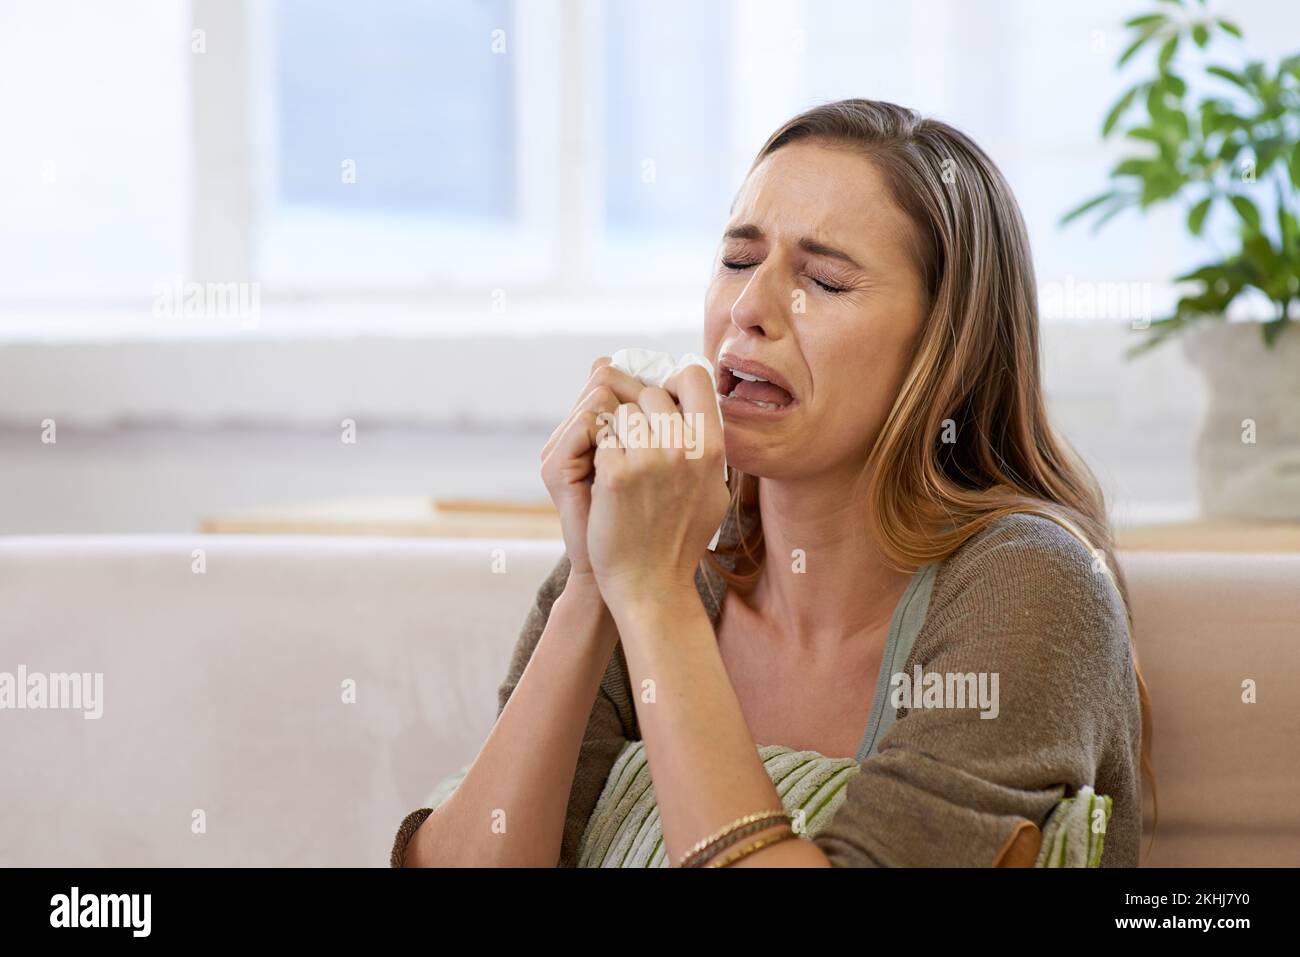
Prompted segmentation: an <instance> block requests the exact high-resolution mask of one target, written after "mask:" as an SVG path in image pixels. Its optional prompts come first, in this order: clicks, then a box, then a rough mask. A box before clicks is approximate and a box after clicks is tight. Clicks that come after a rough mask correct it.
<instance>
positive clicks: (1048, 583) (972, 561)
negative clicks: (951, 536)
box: [926, 512, 1129, 658]
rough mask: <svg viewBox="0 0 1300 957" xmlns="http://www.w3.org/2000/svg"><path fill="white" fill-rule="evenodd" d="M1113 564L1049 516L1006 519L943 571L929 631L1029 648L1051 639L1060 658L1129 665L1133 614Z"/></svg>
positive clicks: (993, 525) (938, 578) (944, 565)
mask: <svg viewBox="0 0 1300 957" xmlns="http://www.w3.org/2000/svg"><path fill="white" fill-rule="evenodd" d="M1080 534H1081V533H1080ZM1110 560H1111V558H1110V556H1109V555H1106V554H1105V553H1103V552H1102V551H1100V550H1099V549H1097V548H1095V547H1094V546H1092V545H1091V544H1090V543H1088V542H1086V541H1084V540H1083V539H1082V538H1081V537H1080V536H1079V534H1076V532H1075V531H1071V530H1070V529H1067V528H1066V527H1065V526H1064V525H1062V524H1060V523H1058V522H1057V521H1055V520H1054V519H1051V518H1048V517H1047V516H1044V515H1039V514H1032V513H1024V512H1019V513H1014V514H1011V515H1004V516H1000V517H999V518H997V519H995V520H993V521H992V522H990V523H989V524H988V525H987V526H986V527H984V528H983V529H981V530H980V531H979V532H977V533H976V534H975V535H974V536H972V537H971V538H970V539H968V540H967V541H966V542H965V543H964V544H963V545H961V546H960V547H959V548H958V549H957V550H956V551H955V552H953V553H952V554H951V555H950V556H948V558H947V559H945V560H944V561H943V562H942V563H941V564H940V566H939V568H938V571H937V573H936V576H935V584H934V590H933V594H932V597H931V602H930V615H929V616H927V621H926V625H927V626H930V625H932V624H933V625H934V626H935V627H933V628H929V627H928V628H927V630H929V631H931V632H933V633H935V635H936V637H937V635H938V634H939V633H944V634H946V635H947V638H948V640H953V639H955V638H957V637H960V636H969V639H970V640H978V639H979V637H980V636H983V637H984V639H985V640H988V641H996V642H997V643H998V644H1000V645H1006V644H1012V645H1020V646H1022V647H1024V648H1030V647H1033V646H1036V645H1038V644H1040V643H1041V642H1042V641H1044V640H1049V639H1050V640H1051V641H1052V642H1053V644H1054V646H1055V647H1056V648H1058V649H1059V650H1064V649H1072V650H1075V651H1084V652H1086V653H1087V654H1088V655H1089V656H1090V657H1091V656H1093V655H1097V654H1104V655H1106V656H1111V657H1115V658H1127V657H1128V655H1129V648H1128V639H1129V634H1128V620H1127V612H1126V610H1125V603H1124V598H1123V596H1122V594H1121V593H1120V591H1119V588H1118V585H1117V582H1116V578H1115V576H1114V574H1113V570H1112V569H1110V568H1109V567H1108V563H1109V562H1110ZM931 619H933V621H932V620H931Z"/></svg>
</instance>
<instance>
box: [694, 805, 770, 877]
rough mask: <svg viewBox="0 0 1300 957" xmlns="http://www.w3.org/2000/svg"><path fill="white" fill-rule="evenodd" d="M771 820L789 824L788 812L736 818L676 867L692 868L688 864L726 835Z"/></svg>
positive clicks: (760, 813)
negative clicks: (774, 819) (780, 820)
mask: <svg viewBox="0 0 1300 957" xmlns="http://www.w3.org/2000/svg"><path fill="white" fill-rule="evenodd" d="M772 818H782V819H784V822H785V823H786V824H791V819H790V812H789V811H787V810H786V809H785V808H781V810H779V811H760V812H758V813H757V814H748V815H746V816H745V817H741V818H737V819H736V820H734V821H732V822H731V823H730V824H728V825H727V826H726V827H724V828H722V829H721V830H720V831H717V832H716V833H714V834H712V835H710V836H709V837H706V838H705V839H704V840H702V841H700V842H699V843H698V844H696V845H695V846H694V847H692V848H691V849H690V850H689V851H687V852H686V853H685V854H683V855H682V859H681V860H680V861H678V863H677V866H678V867H690V866H692V864H691V863H688V862H691V861H692V859H693V858H696V857H697V856H699V855H703V854H704V853H705V852H706V851H708V850H709V848H711V847H713V846H714V845H715V844H717V843H718V842H719V841H720V840H722V839H723V838H724V837H726V836H727V835H729V834H731V833H732V832H733V831H735V830H737V829H739V828H742V827H745V826H746V825H749V824H753V823H755V822H758V821H768V820H771V819H772ZM767 826H768V827H771V826H772V825H767ZM714 853H716V852H714Z"/></svg>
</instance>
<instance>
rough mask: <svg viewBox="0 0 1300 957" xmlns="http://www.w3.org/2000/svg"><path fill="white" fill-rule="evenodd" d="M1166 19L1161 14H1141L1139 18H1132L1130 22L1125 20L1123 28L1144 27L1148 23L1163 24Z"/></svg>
mask: <svg viewBox="0 0 1300 957" xmlns="http://www.w3.org/2000/svg"><path fill="white" fill-rule="evenodd" d="M1168 19H1169V18H1168V17H1166V16H1165V15H1164V14H1163V13H1147V14H1143V15H1142V16H1140V17H1133V18H1132V19H1131V20H1125V21H1124V26H1126V27H1144V26H1146V25H1147V24H1148V23H1164V22H1166V21H1167V20H1168Z"/></svg>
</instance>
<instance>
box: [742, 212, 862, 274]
mask: <svg viewBox="0 0 1300 957" xmlns="http://www.w3.org/2000/svg"><path fill="white" fill-rule="evenodd" d="M722 238H723V239H745V240H752V241H757V240H761V239H763V238H764V237H763V230H761V229H759V228H758V227H757V226H755V225H753V224H752V223H746V224H744V225H743V226H733V227H731V228H730V229H728V230H727V231H726V232H725V233H723V234H722ZM799 248H800V249H802V250H803V251H804V252H806V253H808V254H809V255H811V256H825V257H826V258H827V259H838V260H839V261H840V262H844V263H848V264H849V265H850V266H852V267H854V268H855V269H862V266H861V265H859V264H858V261H857V260H856V259H854V258H853V257H852V256H850V255H849V254H848V253H846V252H845V251H844V250H842V249H836V248H835V247H834V246H828V245H826V244H825V243H822V242H818V241H817V240H815V239H809V238H808V237H807V236H805V237H804V238H803V239H800V240H799Z"/></svg>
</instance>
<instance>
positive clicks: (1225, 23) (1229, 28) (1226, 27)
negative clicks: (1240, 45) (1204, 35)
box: [1215, 17, 1241, 40]
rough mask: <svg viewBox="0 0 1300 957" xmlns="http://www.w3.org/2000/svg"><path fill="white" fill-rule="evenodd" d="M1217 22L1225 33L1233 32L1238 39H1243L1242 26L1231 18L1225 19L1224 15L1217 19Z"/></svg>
mask: <svg viewBox="0 0 1300 957" xmlns="http://www.w3.org/2000/svg"><path fill="white" fill-rule="evenodd" d="M1215 23H1217V24H1218V25H1219V29H1220V30H1222V31H1223V32H1224V33H1231V34H1232V35H1233V36H1234V37H1236V38H1237V39H1238V40H1240V39H1241V27H1239V26H1237V25H1236V24H1235V23H1233V22H1232V21H1231V20H1225V19H1223V18H1222V17H1219V18H1218V19H1217V20H1215Z"/></svg>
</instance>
